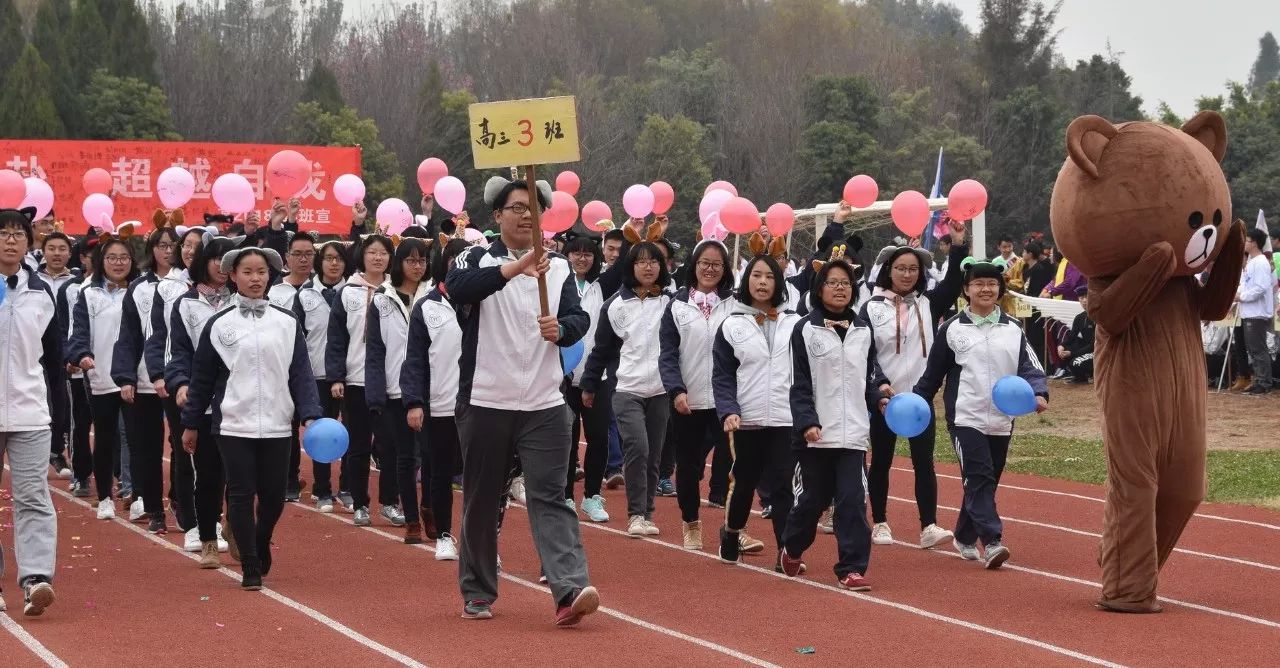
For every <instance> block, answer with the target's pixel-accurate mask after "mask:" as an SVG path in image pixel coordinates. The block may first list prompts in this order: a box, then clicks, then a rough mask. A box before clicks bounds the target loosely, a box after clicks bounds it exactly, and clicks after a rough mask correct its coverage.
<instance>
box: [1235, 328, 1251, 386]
mask: <svg viewBox="0 0 1280 668" xmlns="http://www.w3.org/2000/svg"><path fill="white" fill-rule="evenodd" d="M1243 323H1244V321H1243V320H1241V326H1240V327H1236V328H1235V329H1234V330H1233V331H1232V334H1231V370H1232V373H1233V378H1252V377H1253V370H1252V368H1251V367H1250V366H1249V348H1248V346H1246V345H1245V339H1244V324H1243Z"/></svg>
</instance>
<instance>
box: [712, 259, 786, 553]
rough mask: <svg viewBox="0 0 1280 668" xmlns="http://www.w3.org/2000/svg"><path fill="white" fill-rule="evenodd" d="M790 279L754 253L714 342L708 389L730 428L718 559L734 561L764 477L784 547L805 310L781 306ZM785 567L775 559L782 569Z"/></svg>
mask: <svg viewBox="0 0 1280 668" xmlns="http://www.w3.org/2000/svg"><path fill="white" fill-rule="evenodd" d="M785 291H786V281H785V279H784V277H783V275H782V269H781V268H780V267H779V266H778V263H777V262H776V261H775V260H774V259H773V258H772V257H769V256H767V255H757V256H755V257H754V258H752V260H751V261H750V262H748V263H747V267H746V269H745V270H744V271H743V274H742V281H741V283H739V285H738V291H737V293H736V294H735V295H734V298H735V299H736V300H737V302H738V303H737V304H736V305H735V307H734V310H733V313H732V314H731V315H730V316H729V317H728V318H725V321H724V323H723V324H721V325H720V331H719V332H717V333H716V340H715V343H714V344H713V345H712V355H711V357H712V360H711V361H712V369H711V388H712V393H713V395H714V397H715V401H716V414H717V415H718V416H719V417H720V420H721V422H722V423H723V425H724V431H725V432H726V433H728V434H730V441H729V443H730V446H731V448H732V451H733V457H734V461H733V469H732V472H731V476H732V479H733V486H732V489H731V491H730V495H729V504H728V506H727V508H726V511H725V524H724V526H722V527H721V528H720V559H721V561H725V562H727V563H736V562H737V561H738V554H739V552H740V551H742V546H743V543H744V542H749V541H744V537H745V529H746V528H747V519H748V518H749V517H750V515H751V502H752V501H753V500H754V499H755V494H756V487H757V486H759V485H760V482H761V480H762V479H763V480H764V481H765V486H766V487H767V488H768V490H769V499H770V503H771V505H772V506H773V512H772V514H771V515H770V520H771V521H772V523H773V537H774V541H775V545H776V546H777V547H778V550H779V553H778V557H779V560H780V559H781V549H782V530H783V529H784V528H785V527H786V523H787V514H788V513H789V512H790V511H791V503H792V491H791V476H792V473H793V471H794V469H795V456H794V454H793V453H792V451H791V446H790V442H791V398H790V396H789V392H790V388H791V382H792V369H791V332H792V330H794V329H795V326H796V323H797V322H800V316H798V315H796V314H795V312H792V311H779V310H778V308H779V307H780V306H781V305H782V303H783V301H784V299H785V297H784V295H785ZM780 567H781V566H780V565H779V566H777V568H780Z"/></svg>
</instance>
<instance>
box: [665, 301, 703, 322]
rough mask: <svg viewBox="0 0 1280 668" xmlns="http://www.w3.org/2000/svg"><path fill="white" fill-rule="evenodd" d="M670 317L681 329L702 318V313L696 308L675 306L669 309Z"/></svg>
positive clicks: (682, 305)
mask: <svg viewBox="0 0 1280 668" xmlns="http://www.w3.org/2000/svg"><path fill="white" fill-rule="evenodd" d="M671 317H672V318H673V319H674V320H675V321H676V324H677V325H680V326H681V327H688V326H689V325H691V324H693V322H694V321H695V320H697V319H698V318H700V317H702V311H700V310H699V309H698V308H697V307H696V306H689V305H687V304H676V305H673V306H672V307H671Z"/></svg>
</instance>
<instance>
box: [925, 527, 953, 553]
mask: <svg viewBox="0 0 1280 668" xmlns="http://www.w3.org/2000/svg"><path fill="white" fill-rule="evenodd" d="M951 537H952V533H951V532H950V531H947V530H946V529H943V528H942V527H940V526H938V525H937V524H930V525H929V526H927V527H925V528H924V531H921V532H920V549H922V550H927V549H929V548H931V547H934V546H935V545H941V544H942V541H944V540H946V539H948V538H951Z"/></svg>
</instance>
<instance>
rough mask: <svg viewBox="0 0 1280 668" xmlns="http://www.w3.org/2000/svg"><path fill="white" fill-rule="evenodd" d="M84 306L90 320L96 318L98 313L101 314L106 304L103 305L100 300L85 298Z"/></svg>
mask: <svg viewBox="0 0 1280 668" xmlns="http://www.w3.org/2000/svg"><path fill="white" fill-rule="evenodd" d="M84 305H85V310H87V311H88V312H89V317H91V318H93V317H97V315H98V314H99V313H102V309H103V308H105V307H106V304H104V303H103V301H102V300H101V299H94V298H93V297H89V296H86V297H85V301H84Z"/></svg>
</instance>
